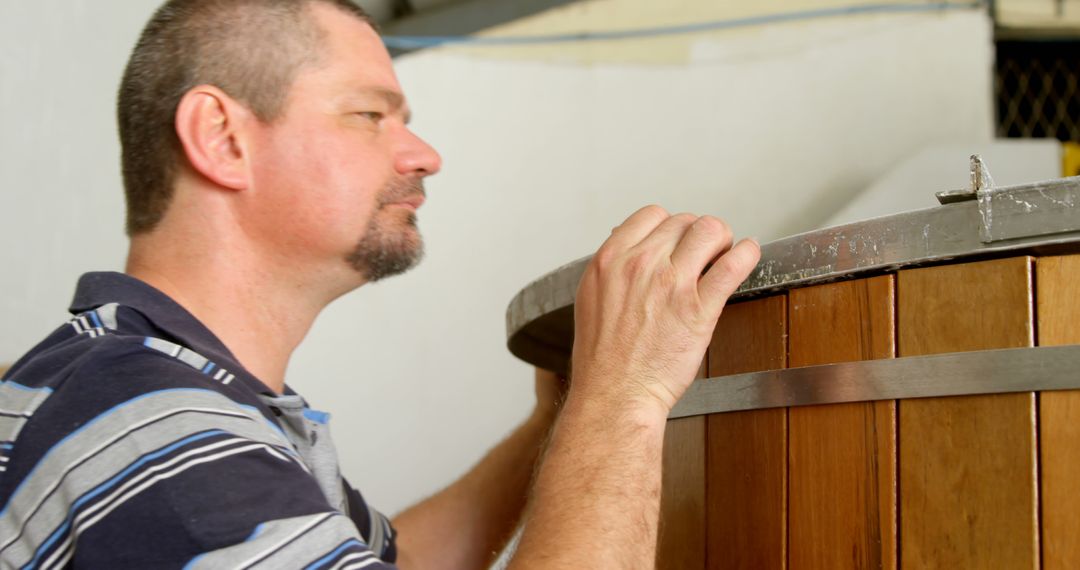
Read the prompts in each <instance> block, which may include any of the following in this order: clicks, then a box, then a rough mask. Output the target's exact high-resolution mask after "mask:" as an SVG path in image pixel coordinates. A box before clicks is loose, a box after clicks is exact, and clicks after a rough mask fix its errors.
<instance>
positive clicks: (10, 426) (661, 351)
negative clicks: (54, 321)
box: [0, 0, 759, 568]
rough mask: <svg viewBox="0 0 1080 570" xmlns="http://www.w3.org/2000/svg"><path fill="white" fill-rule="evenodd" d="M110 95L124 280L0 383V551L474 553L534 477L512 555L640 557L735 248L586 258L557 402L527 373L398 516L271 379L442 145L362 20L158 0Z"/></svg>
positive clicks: (618, 249)
mask: <svg viewBox="0 0 1080 570" xmlns="http://www.w3.org/2000/svg"><path fill="white" fill-rule="evenodd" d="M119 115H120V132H121V141H122V144H123V153H124V154H123V167H124V177H125V187H126V191H127V199H128V231H129V234H130V235H131V249H130V252H129V258H128V264H127V268H126V275H122V274H108V273H94V274H88V275H86V276H84V277H83V279H82V280H81V281H80V284H79V288H78V290H77V292H76V297H75V300H74V302H73V305H72V311H73V313H75V315H76V316H75V318H74V319H73V320H72V321H71V322H70V323H69V324H68V325H65V326H64V327H61V328H60V329H59V330H57V331H56V332H55V333H53V335H51V336H50V337H49V338H47V339H46V340H45V341H43V342H42V343H41V344H40V345H38V346H37V347H36V348H34V349H33V350H32V351H31V352H30V353H29V354H27V355H26V356H25V357H23V358H22V359H20V361H19V362H17V363H16V364H15V366H14V367H13V368H12V369H11V370H10V371H9V372H8V373H7V374H6V375H5V381H4V382H3V383H2V384H0V409H2V410H3V411H2V413H0V442H2V443H0V465H3V467H2V468H3V469H5V470H4V471H2V472H0V505H2V506H0V509H2V510H0V561H2V562H3V566H5V567H8V566H11V567H31V568H54V567H63V566H68V565H74V566H77V567H78V566H85V567H108V568H121V567H130V568H154V567H181V566H183V567H187V566H191V567H193V568H234V567H249V566H264V567H285V568H291V567H304V568H361V567H362V568H390V567H393V566H394V565H397V566H398V567H401V568H479V567H483V566H484V565H485V564H487V563H488V562H489V560H490V557H491V555H492V553H493V552H495V551H497V550H498V549H499V548H500V547H501V546H502V545H503V543H504V541H505V540H506V538H507V537H508V536H509V534H510V532H511V531H512V529H513V528H514V526H515V524H516V523H517V522H518V521H519V517H520V516H521V515H520V510H521V507H522V503H523V497H524V496H525V495H526V487H527V486H528V484H529V482H530V478H532V479H533V487H532V493H531V500H530V506H529V508H528V509H527V511H526V512H525V514H524V517H523V519H520V520H521V521H522V522H523V525H524V526H523V534H522V538H521V542H520V544H519V547H518V550H517V552H516V554H515V556H514V558H513V562H512V565H513V567H514V568H644V567H649V566H651V565H652V563H653V556H654V551H655V541H656V525H657V517H658V507H659V485H660V455H661V446H662V441H663V432H664V425H665V420H666V416H667V414H668V412H669V411H670V409H671V407H672V406H673V405H674V404H675V402H676V401H677V400H678V398H679V396H680V395H681V394H682V392H683V391H684V390H685V389H686V387H687V386H688V384H689V382H690V381H691V379H692V378H693V376H694V374H695V372H696V370H697V368H698V365H699V363H700V361H701V358H702V356H703V354H704V351H705V349H706V346H707V344H708V342H709V337H710V335H711V332H712V329H713V327H714V325H715V323H716V319H717V318H718V317H719V314H720V311H721V309H722V307H723V304H724V302H725V300H726V299H727V297H728V296H729V295H730V294H731V293H732V292H733V291H734V289H735V288H736V287H737V285H738V284H739V283H740V282H741V281H742V280H743V279H745V277H746V275H747V274H748V273H749V271H750V269H751V268H752V267H753V265H754V264H755V263H756V261H757V258H758V255H759V252H758V248H757V245H756V244H755V243H754V242H752V241H745V240H744V241H742V242H739V243H738V244H735V245H732V239H731V234H730V231H729V230H728V228H727V227H726V226H725V225H724V224H723V222H721V221H719V220H717V219H715V218H711V217H701V218H698V217H696V216H691V215H676V216H671V215H669V214H667V213H666V212H665V211H663V210H662V209H660V208H658V207H655V206H653V207H647V208H644V209H642V210H640V211H638V212H637V213H635V214H634V215H632V216H631V217H630V218H629V219H627V220H626V222H624V223H623V224H622V225H620V226H619V227H618V228H616V229H615V230H613V232H612V235H611V237H610V238H609V239H608V240H607V241H606V242H605V243H604V244H603V246H602V247H601V248H600V249H599V251H598V252H597V254H596V256H595V258H594V260H593V262H592V264H591V265H590V266H589V268H588V270H587V272H586V275H585V276H584V278H583V279H582V282H581V285H580V288H579V291H578V298H577V307H576V330H575V334H576V337H575V346H574V358H573V368H574V379H573V383H572V385H571V387H570V389H569V391H568V393H567V395H566V398H565V402H564V403H563V404H562V410H561V412H560V414H559V417H558V420H557V421H556V420H555V403H556V401H557V400H558V399H559V394H558V393H559V391H558V389H557V387H556V385H555V382H553V379H552V378H550V377H548V376H549V375H545V374H538V378H537V380H538V383H537V393H538V402H537V410H536V412H535V413H534V414H533V415H532V416H531V417H530V418H529V419H528V420H527V421H526V422H525V423H524V424H523V425H522V426H521V427H520V428H518V429H517V430H516V431H515V432H514V433H512V434H511V435H510V436H509V437H508V438H507V440H505V441H504V442H503V443H501V444H500V445H499V446H497V447H496V448H495V449H494V450H492V451H491V452H490V453H489V454H488V456H487V457H485V458H484V459H483V460H482V461H481V462H480V464H478V465H477V466H476V467H475V468H474V469H473V470H472V471H471V472H470V473H468V474H466V475H465V476H464V477H463V478H462V479H461V480H460V481H458V482H456V483H454V484H453V485H451V486H450V487H448V488H447V489H446V490H444V491H443V492H441V493H439V494H437V495H436V496H434V497H432V498H430V499H428V500H426V501H424V502H422V503H421V504H419V505H417V506H415V507H413V508H411V509H409V510H407V511H406V512H404V513H402V514H401V515H400V516H398V517H397V518H395V519H394V521H393V524H392V525H391V524H390V522H389V521H388V520H387V519H386V518H385V517H383V516H382V515H381V514H379V513H378V512H377V511H375V510H374V509H371V508H370V507H368V505H367V504H366V502H365V501H364V499H363V498H362V497H361V496H360V494H359V493H357V492H356V491H355V490H354V489H352V488H351V487H350V486H349V485H348V484H347V483H346V482H345V481H343V479H342V478H341V476H340V473H339V472H338V468H337V459H336V456H335V454H334V453H335V452H334V447H333V444H332V443H331V442H330V440H329V433H328V431H327V426H326V417H325V414H322V413H320V412H317V411H315V410H312V409H310V408H309V407H308V406H307V404H306V403H305V402H304V401H303V400H302V399H300V397H299V396H297V395H296V394H295V393H293V392H292V391H291V390H290V389H289V388H288V387H287V386H286V385H285V378H284V376H285V369H286V366H287V363H288V359H289V357H290V355H291V353H292V351H293V350H294V349H295V347H296V346H297V345H298V344H299V343H300V342H301V340H302V339H303V337H304V335H305V334H306V332H307V331H308V329H309V328H310V326H311V323H312V322H313V320H314V319H315V317H316V316H317V315H318V313H319V312H320V311H321V310H322V309H323V308H324V307H325V306H326V305H327V304H329V303H330V302H331V301H332V300H334V299H335V298H337V297H339V296H340V295H343V294H345V293H347V292H349V291H351V290H353V289H356V288H358V287H360V286H362V285H364V284H365V283H368V282H372V281H376V280H378V279H381V278H383V277H386V276H389V275H393V274H395V273H400V272H401V271H404V270H406V269H408V268H409V267H410V266H412V265H413V264H414V263H415V262H416V261H417V260H418V259H419V256H420V252H421V239H420V235H419V233H418V230H417V228H416V211H417V209H419V208H420V207H421V205H422V204H423V198H424V190H423V185H422V181H423V179H424V178H426V177H427V176H430V175H432V174H434V173H436V172H437V171H438V170H439V166H440V159H439V156H438V155H437V154H436V153H435V151H434V150H433V149H432V148H431V147H429V146H428V145H427V144H426V143H424V142H423V141H422V140H420V139H419V138H417V137H416V136H415V135H414V134H413V133H412V132H410V131H409V130H408V128H407V127H406V123H407V121H408V116H409V110H408V106H407V103H406V100H405V98H404V95H403V94H402V92H401V88H400V86H399V85H398V82H397V79H396V77H395V76H394V73H393V69H392V66H391V61H390V58H389V55H388V54H387V52H386V50H385V49H384V48H383V46H382V44H381V42H380V41H379V38H378V35H377V33H376V32H375V30H374V29H373V27H372V25H371V23H370V21H369V20H368V19H367V18H366V16H365V15H364V14H363V13H362V12H361V11H360V10H359V9H358V8H356V7H355V6H354V5H353V4H351V3H350V2H348V1H347V0H172V1H170V2H167V3H166V5H165V6H163V7H162V8H161V9H160V10H159V11H158V13H157V14H156V15H155V16H154V18H153V19H152V20H151V22H150V23H149V24H148V25H147V28H146V29H145V30H144V33H143V36H142V38H141V39H140V41H139V44H138V45H137V46H136V48H135V51H134V53H133V54H132V58H131V60H130V61H129V65H128V69H127V71H126V72H125V76H124V80H123V83H122V85H121V91H120V99H119ZM710 264H711V267H710ZM553 423H554V426H553V427H552V424H553ZM549 431H550V439H549V442H548V446H547V451H546V454H545V457H544V459H543V461H542V463H541V465H540V467H539V468H538V469H537V471H536V474H535V477H534V478H533V477H532V471H533V468H532V466H533V464H534V462H535V461H536V455H537V452H536V450H537V449H538V448H539V446H540V443H541V441H542V440H543V439H544V438H545V436H546V435H547V434H548V432H549Z"/></svg>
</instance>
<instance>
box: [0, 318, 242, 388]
mask: <svg viewBox="0 0 1080 570" xmlns="http://www.w3.org/2000/svg"><path fill="white" fill-rule="evenodd" d="M122 309H123V308H122V307H121V310H122ZM102 312H103V311H101V309H98V310H96V311H89V312H87V313H83V314H80V315H76V316H75V317H74V318H72V319H71V320H70V321H68V322H67V323H66V324H64V325H62V326H61V327H59V328H58V329H56V330H55V331H53V332H52V333H51V334H50V335H49V336H48V337H46V338H45V339H44V340H43V341H42V342H41V343H39V344H38V345H37V346H35V347H34V348H33V349H31V350H30V351H29V352H27V354H26V355H25V356H23V357H22V358H20V359H19V360H18V361H17V362H16V363H15V364H14V365H13V366H12V367H11V369H10V370H8V372H7V373H6V374H5V376H4V380H5V384H8V383H10V384H11V385H12V386H14V387H17V388H21V389H22V390H24V391H26V390H30V391H39V392H42V393H48V394H50V395H53V394H55V393H67V392H79V393H80V397H82V398H86V401H85V402H84V404H90V403H92V402H105V403H107V402H109V401H110V400H115V399H120V400H126V399H129V398H131V397H134V396H137V395H139V394H142V393H149V392H156V391H161V390H183V389H201V390H210V391H214V392H218V393H221V394H222V395H224V396H227V397H228V398H230V399H233V400H236V401H238V402H240V403H245V404H256V403H257V401H258V398H257V397H256V395H255V394H252V393H249V392H250V391H247V390H243V389H239V387H238V386H231V384H232V381H233V379H234V378H235V374H234V373H233V372H232V371H230V370H229V368H231V367H232V366H234V365H233V364H225V365H221V364H218V363H216V362H213V361H211V360H210V359H209V358H206V357H205V356H203V355H201V354H199V353H197V352H195V351H193V350H191V349H189V348H187V347H184V346H182V345H180V344H178V343H176V342H173V341H171V340H168V339H166V338H159V337H158V336H153V335H154V333H155V332H157V331H155V330H153V329H150V328H147V327H123V328H117V326H116V324H115V319H116V317H115V314H116V309H115V308H114V309H113V311H112V312H111V313H107V314H111V315H113V316H112V319H111V320H112V321H113V322H112V323H109V322H102V319H101V318H100V314H101V313H102ZM3 398H4V395H3V394H2V393H0V399H3ZM50 399H52V398H51V397H50Z"/></svg>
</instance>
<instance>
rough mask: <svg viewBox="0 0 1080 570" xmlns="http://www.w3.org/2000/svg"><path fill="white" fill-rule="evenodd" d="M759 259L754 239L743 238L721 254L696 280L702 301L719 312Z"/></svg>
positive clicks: (710, 308) (759, 250)
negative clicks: (699, 279) (699, 278)
mask: <svg viewBox="0 0 1080 570" xmlns="http://www.w3.org/2000/svg"><path fill="white" fill-rule="evenodd" d="M759 259H761V246H759V245H758V244H757V242H755V241H754V240H751V239H744V240H741V241H740V242H739V243H737V244H735V245H734V246H733V247H732V248H731V249H730V250H728V252H727V253H725V254H723V255H721V256H720V257H719V258H718V259H717V260H716V262H715V263H713V265H712V267H711V268H709V271H708V272H706V273H705V275H704V276H703V277H702V278H701V281H699V282H698V294H699V295H700V296H701V300H702V303H703V304H704V306H705V307H706V308H707V309H708V310H710V311H714V312H716V313H717V314H719V312H720V309H722V308H723V306H724V303H726V302H727V300H728V297H730V296H731V294H732V293H734V292H735V290H736V289H738V288H739V285H740V284H742V282H743V281H746V278H747V277H748V276H749V275H750V272H751V271H753V270H754V267H755V266H756V265H757V262H758V260H759Z"/></svg>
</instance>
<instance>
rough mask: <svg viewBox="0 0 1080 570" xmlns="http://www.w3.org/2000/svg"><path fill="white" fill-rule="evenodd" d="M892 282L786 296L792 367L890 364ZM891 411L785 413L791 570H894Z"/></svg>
mask: <svg viewBox="0 0 1080 570" xmlns="http://www.w3.org/2000/svg"><path fill="white" fill-rule="evenodd" d="M893 291H894V288H893V278H892V276H882V277H875V278H871V279H861V280H857V281H843V282H839V283H830V284H826V285H818V286H814V287H805V288H801V289H795V290H793V291H791V292H790V293H789V298H788V301H789V323H790V330H791V332H790V337H789V345H790V354H789V362H788V364H789V366H792V367H796V366H812V365H818V364H830V363H834V362H849V361H854V360H871V359H878V358H891V357H893V356H894V353H895V337H894V328H895V327H894V322H893V316H894V314H893V313H894V311H893V307H894V295H893ZM895 410H896V403H895V402H894V401H883V402H858V403H852V404H836V405H829V406H807V407H796V408H791V409H790V410H789V412H788V438H789V440H788V450H789V451H788V457H789V464H788V481H789V483H788V485H789V493H790V497H789V506H788V513H789V514H788V544H789V549H790V551H789V555H788V556H789V562H790V565H791V567H792V568H797V569H799V570H804V569H822V570H833V569H837V570H839V569H844V568H859V569H863V568H867V569H868V568H875V569H889V570H891V569H894V568H896V472H895V468H896V429H895V417H896V416H895Z"/></svg>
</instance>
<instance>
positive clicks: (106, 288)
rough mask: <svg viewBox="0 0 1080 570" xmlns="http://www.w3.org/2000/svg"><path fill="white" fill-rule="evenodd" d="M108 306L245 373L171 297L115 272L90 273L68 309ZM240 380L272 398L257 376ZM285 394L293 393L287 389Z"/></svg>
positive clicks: (227, 350) (210, 333)
mask: <svg viewBox="0 0 1080 570" xmlns="http://www.w3.org/2000/svg"><path fill="white" fill-rule="evenodd" d="M108 303H118V304H119V305H122V306H124V307H129V308H131V309H134V310H136V311H138V312H139V313H141V314H142V315H143V316H145V317H146V319H147V320H148V321H150V323H152V324H153V325H154V326H155V327H156V328H158V329H161V330H162V331H164V332H165V333H166V334H167V335H169V336H170V337H172V338H173V339H175V340H176V341H177V343H178V344H181V345H183V346H185V347H187V348H189V349H190V350H193V351H195V352H197V353H199V354H201V355H203V356H205V357H207V358H209V359H210V360H212V361H216V362H219V363H220V362H222V361H227V362H229V363H230V365H232V366H233V368H232V370H242V369H243V366H241V365H240V363H239V361H237V360H236V357H235V356H233V354H232V352H231V351H229V349H228V348H227V347H226V346H225V344H224V343H222V342H221V340H220V339H219V338H218V337H217V336H216V335H214V333H213V332H211V331H210V329H208V328H206V325H204V324H202V322H200V321H199V319H196V318H195V315H192V314H191V313H190V312H188V310H187V309H185V308H184V307H182V306H180V304H179V303H177V302H176V301H173V300H172V299H171V298H170V297H169V296H168V295H166V294H165V293H162V292H161V291H159V290H157V289H155V288H154V287H152V286H151V285H149V284H147V283H144V282H142V281H140V280H138V279H136V278H134V277H132V276H130V275H126V274H123V273H117V272H115V271H100V272H92V273H87V274H85V275H83V276H82V277H80V278H79V284H78V286H77V287H76V288H75V298H74V299H72V301H71V306H70V307H69V308H68V311H70V312H71V313H72V314H79V313H82V312H85V311H89V310H91V309H95V308H97V307H100V306H102V305H105V304H108ZM237 376H238V377H240V378H242V379H244V380H245V381H246V383H247V384H249V385H250V386H251V388H252V389H254V390H255V391H256V393H267V394H273V391H272V390H270V389H269V388H267V387H266V385H265V384H263V383H262V382H261V381H259V380H258V379H257V378H255V376H254V375H252V374H251V373H249V372H247V371H246V370H243V373H242V374H237ZM286 392H290V390H288V389H287V388H286Z"/></svg>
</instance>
